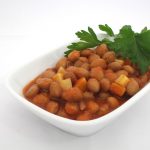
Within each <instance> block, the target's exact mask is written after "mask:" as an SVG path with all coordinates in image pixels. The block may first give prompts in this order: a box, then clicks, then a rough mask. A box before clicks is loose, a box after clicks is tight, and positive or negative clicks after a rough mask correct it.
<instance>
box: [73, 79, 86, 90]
mask: <svg viewBox="0 0 150 150" xmlns="http://www.w3.org/2000/svg"><path fill="white" fill-rule="evenodd" d="M86 84H87V81H86V78H84V77H83V78H80V79H79V80H77V81H76V83H75V87H78V88H79V89H80V90H82V91H85V90H86Z"/></svg>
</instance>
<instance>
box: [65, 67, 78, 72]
mask: <svg viewBox="0 0 150 150" xmlns="http://www.w3.org/2000/svg"><path fill="white" fill-rule="evenodd" d="M76 69H77V67H75V66H69V67H68V68H66V71H70V72H73V73H74V72H75V70H76Z"/></svg>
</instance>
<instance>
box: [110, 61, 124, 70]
mask: <svg viewBox="0 0 150 150" xmlns="http://www.w3.org/2000/svg"><path fill="white" fill-rule="evenodd" d="M108 68H110V69H112V70H113V71H118V70H120V69H121V68H122V65H121V64H120V63H119V62H112V63H110V64H109V65H108Z"/></svg>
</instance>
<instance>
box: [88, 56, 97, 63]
mask: <svg viewBox="0 0 150 150" xmlns="http://www.w3.org/2000/svg"><path fill="white" fill-rule="evenodd" d="M88 59H89V63H91V62H92V61H94V60H96V59H100V56H99V55H97V54H92V55H90V56H89V58H88Z"/></svg>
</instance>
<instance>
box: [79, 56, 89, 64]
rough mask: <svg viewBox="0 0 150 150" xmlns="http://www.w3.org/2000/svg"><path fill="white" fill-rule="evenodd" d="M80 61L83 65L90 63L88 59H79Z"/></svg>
mask: <svg viewBox="0 0 150 150" xmlns="http://www.w3.org/2000/svg"><path fill="white" fill-rule="evenodd" d="M79 60H80V61H81V62H83V63H88V61H89V60H88V59H87V58H86V57H79Z"/></svg>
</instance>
